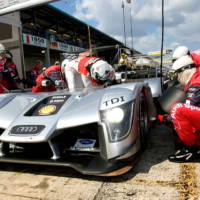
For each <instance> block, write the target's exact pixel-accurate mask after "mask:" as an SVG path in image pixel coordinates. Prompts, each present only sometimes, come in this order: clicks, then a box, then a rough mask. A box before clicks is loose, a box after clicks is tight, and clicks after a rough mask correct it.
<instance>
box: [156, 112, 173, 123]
mask: <svg viewBox="0 0 200 200" xmlns="http://www.w3.org/2000/svg"><path fill="white" fill-rule="evenodd" d="M156 119H157V120H158V122H159V124H165V125H169V124H171V123H172V119H171V116H170V115H168V114H165V115H157V116H156Z"/></svg>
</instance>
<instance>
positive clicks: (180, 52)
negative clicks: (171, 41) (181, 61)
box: [172, 46, 190, 62]
mask: <svg viewBox="0 0 200 200" xmlns="http://www.w3.org/2000/svg"><path fill="white" fill-rule="evenodd" d="M189 54H190V51H189V49H188V48H187V47H186V46H179V47H177V48H176V49H175V50H174V53H173V55H172V62H175V61H176V60H177V59H178V58H180V57H182V56H186V55H189Z"/></svg>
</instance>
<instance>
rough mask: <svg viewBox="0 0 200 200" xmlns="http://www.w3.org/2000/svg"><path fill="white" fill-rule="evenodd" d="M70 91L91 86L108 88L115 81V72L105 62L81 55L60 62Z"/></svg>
mask: <svg viewBox="0 0 200 200" xmlns="http://www.w3.org/2000/svg"><path fill="white" fill-rule="evenodd" d="M62 68H63V69H64V71H65V78H66V81H67V84H68V88H69V90H70V91H74V90H75V89H78V88H88V87H93V86H100V85H104V86H108V85H111V84H112V82H114V80H115V71H114V69H113V68H112V66H111V65H109V64H108V63H107V62H106V61H104V60H102V59H100V58H97V57H92V56H84V54H82V55H81V56H80V55H79V56H78V57H77V58H72V59H70V58H66V59H65V60H64V61H63V62H62Z"/></svg>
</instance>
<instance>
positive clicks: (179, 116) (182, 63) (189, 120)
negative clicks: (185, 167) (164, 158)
mask: <svg viewBox="0 0 200 200" xmlns="http://www.w3.org/2000/svg"><path fill="white" fill-rule="evenodd" d="M172 69H173V70H175V71H176V72H177V74H178V81H179V82H180V83H181V84H182V85H184V86H185V88H184V91H185V93H186V96H187V98H186V102H185V103H177V104H174V105H172V107H171V109H170V115H171V119H172V122H173V125H174V129H175V131H176V133H177V135H178V137H179V139H180V141H181V142H182V143H183V144H184V147H183V148H182V149H181V150H179V151H178V152H176V153H175V154H172V155H170V156H169V157H168V159H169V160H170V161H173V162H189V161H194V160H196V159H199V160H200V151H199V150H200V71H199V68H197V67H196V65H195V63H194V61H193V59H192V58H191V56H190V55H185V56H182V57H180V58H179V59H177V60H176V61H175V62H174V64H173V66H172Z"/></svg>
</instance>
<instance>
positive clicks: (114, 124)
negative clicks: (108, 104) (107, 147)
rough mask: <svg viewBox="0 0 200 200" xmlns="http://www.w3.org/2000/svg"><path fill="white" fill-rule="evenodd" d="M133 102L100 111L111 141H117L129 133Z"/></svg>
mask: <svg viewBox="0 0 200 200" xmlns="http://www.w3.org/2000/svg"><path fill="white" fill-rule="evenodd" d="M132 111H133V102H129V103H126V104H124V105H121V106H119V107H115V108H111V109H108V110H104V111H101V112H100V115H101V119H102V121H103V122H104V123H105V124H106V128H107V131H108V133H109V139H110V141H111V142H117V141H120V140H122V139H124V138H125V137H127V136H128V135H129V132H130V128H131V122H132Z"/></svg>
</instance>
